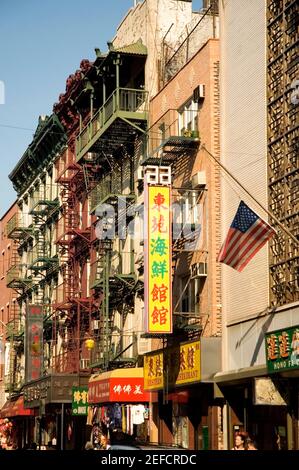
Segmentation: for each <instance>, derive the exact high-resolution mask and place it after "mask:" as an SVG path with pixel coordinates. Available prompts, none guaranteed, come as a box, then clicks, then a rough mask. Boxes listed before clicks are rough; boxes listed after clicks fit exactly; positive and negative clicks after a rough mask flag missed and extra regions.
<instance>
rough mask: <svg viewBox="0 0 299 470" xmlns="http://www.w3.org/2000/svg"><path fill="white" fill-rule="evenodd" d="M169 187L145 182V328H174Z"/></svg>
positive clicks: (165, 330) (152, 330)
mask: <svg viewBox="0 0 299 470" xmlns="http://www.w3.org/2000/svg"><path fill="white" fill-rule="evenodd" d="M170 194H171V193H170V187H169V186H151V185H147V184H146V185H145V232H144V234H145V240H144V259H145V279H144V287H145V330H146V332H147V333H171V332H172V291H171V287H172V286H171V283H172V273H171V261H172V254H171V215H170Z"/></svg>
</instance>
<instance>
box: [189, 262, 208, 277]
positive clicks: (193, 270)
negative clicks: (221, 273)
mask: <svg viewBox="0 0 299 470" xmlns="http://www.w3.org/2000/svg"><path fill="white" fill-rule="evenodd" d="M190 274H191V279H198V278H200V277H207V275H208V273H207V263H194V264H192V265H191V267H190Z"/></svg>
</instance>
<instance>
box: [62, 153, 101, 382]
mask: <svg viewBox="0 0 299 470" xmlns="http://www.w3.org/2000/svg"><path fill="white" fill-rule="evenodd" d="M93 169H94V165H93V166H92V168H91V165H90V164H86V165H83V166H81V165H79V164H78V163H76V161H75V156H74V154H73V153H72V152H71V150H70V149H69V148H67V149H66V150H65V151H64V153H63V154H62V155H61V156H60V157H59V158H58V160H57V161H56V172H57V178H56V182H57V183H58V185H59V187H60V198H61V217H60V218H59V220H58V221H57V226H56V241H55V243H56V245H57V247H58V251H59V259H60V273H61V280H62V282H61V283H60V284H59V285H58V286H57V288H56V293H55V296H54V297H55V299H54V304H53V309H54V312H55V313H54V326H53V341H54V344H55V352H54V363H53V366H54V369H55V371H56V372H68V373H69V372H78V371H79V370H84V369H88V367H89V360H88V359H89V358H88V354H87V352H86V351H85V350H84V340H85V339H86V338H88V337H89V332H90V319H91V311H92V305H93V303H92V298H91V296H90V295H89V293H88V291H86V290H85V289H84V287H83V278H82V276H84V275H83V274H82V273H83V272H85V276H87V274H88V272H87V265H88V263H89V251H90V236H91V224H90V222H89V221H88V220H89V216H88V215H87V209H85V210H83V207H84V208H86V207H87V190H89V189H90V188H92V186H93V184H94V180H95V178H96V175H95V173H94V171H93ZM82 201H84V202H83V203H82ZM80 206H81V209H80ZM59 337H60V338H61V339H62V343H61V344H60V345H59V344H58V343H59Z"/></svg>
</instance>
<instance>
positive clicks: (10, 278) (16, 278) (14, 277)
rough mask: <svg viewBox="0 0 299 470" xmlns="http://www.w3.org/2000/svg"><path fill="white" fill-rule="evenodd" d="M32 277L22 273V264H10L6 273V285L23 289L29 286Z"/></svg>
mask: <svg viewBox="0 0 299 470" xmlns="http://www.w3.org/2000/svg"><path fill="white" fill-rule="evenodd" d="M31 283H32V279H30V278H29V277H27V274H25V273H24V265H22V264H18V265H15V266H12V267H11V268H10V269H9V270H8V271H7V273H6V287H9V288H11V289H25V288H27V287H29V286H30V284H31Z"/></svg>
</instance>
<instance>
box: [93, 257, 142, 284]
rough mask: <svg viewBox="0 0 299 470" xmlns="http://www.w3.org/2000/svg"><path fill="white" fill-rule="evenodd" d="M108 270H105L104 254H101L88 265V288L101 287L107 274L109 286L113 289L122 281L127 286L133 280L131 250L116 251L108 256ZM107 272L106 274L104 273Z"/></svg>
mask: <svg viewBox="0 0 299 470" xmlns="http://www.w3.org/2000/svg"><path fill="white" fill-rule="evenodd" d="M109 261H110V262H109V265H108V272H107V271H106V266H107V264H106V254H105V253H104V254H102V255H101V256H99V258H98V259H97V260H96V261H95V262H94V263H92V264H91V266H90V282H89V287H90V289H97V288H102V287H103V286H104V280H105V276H106V275H107V274H108V276H109V288H110V289H113V288H114V287H117V286H118V285H119V281H122V282H123V283H124V284H125V285H127V287H129V286H131V283H132V281H135V273H134V256H133V252H132V251H130V252H121V253H116V255H115V254H114V255H113V256H111V257H110V260H109ZM106 273H107V274H106Z"/></svg>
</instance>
